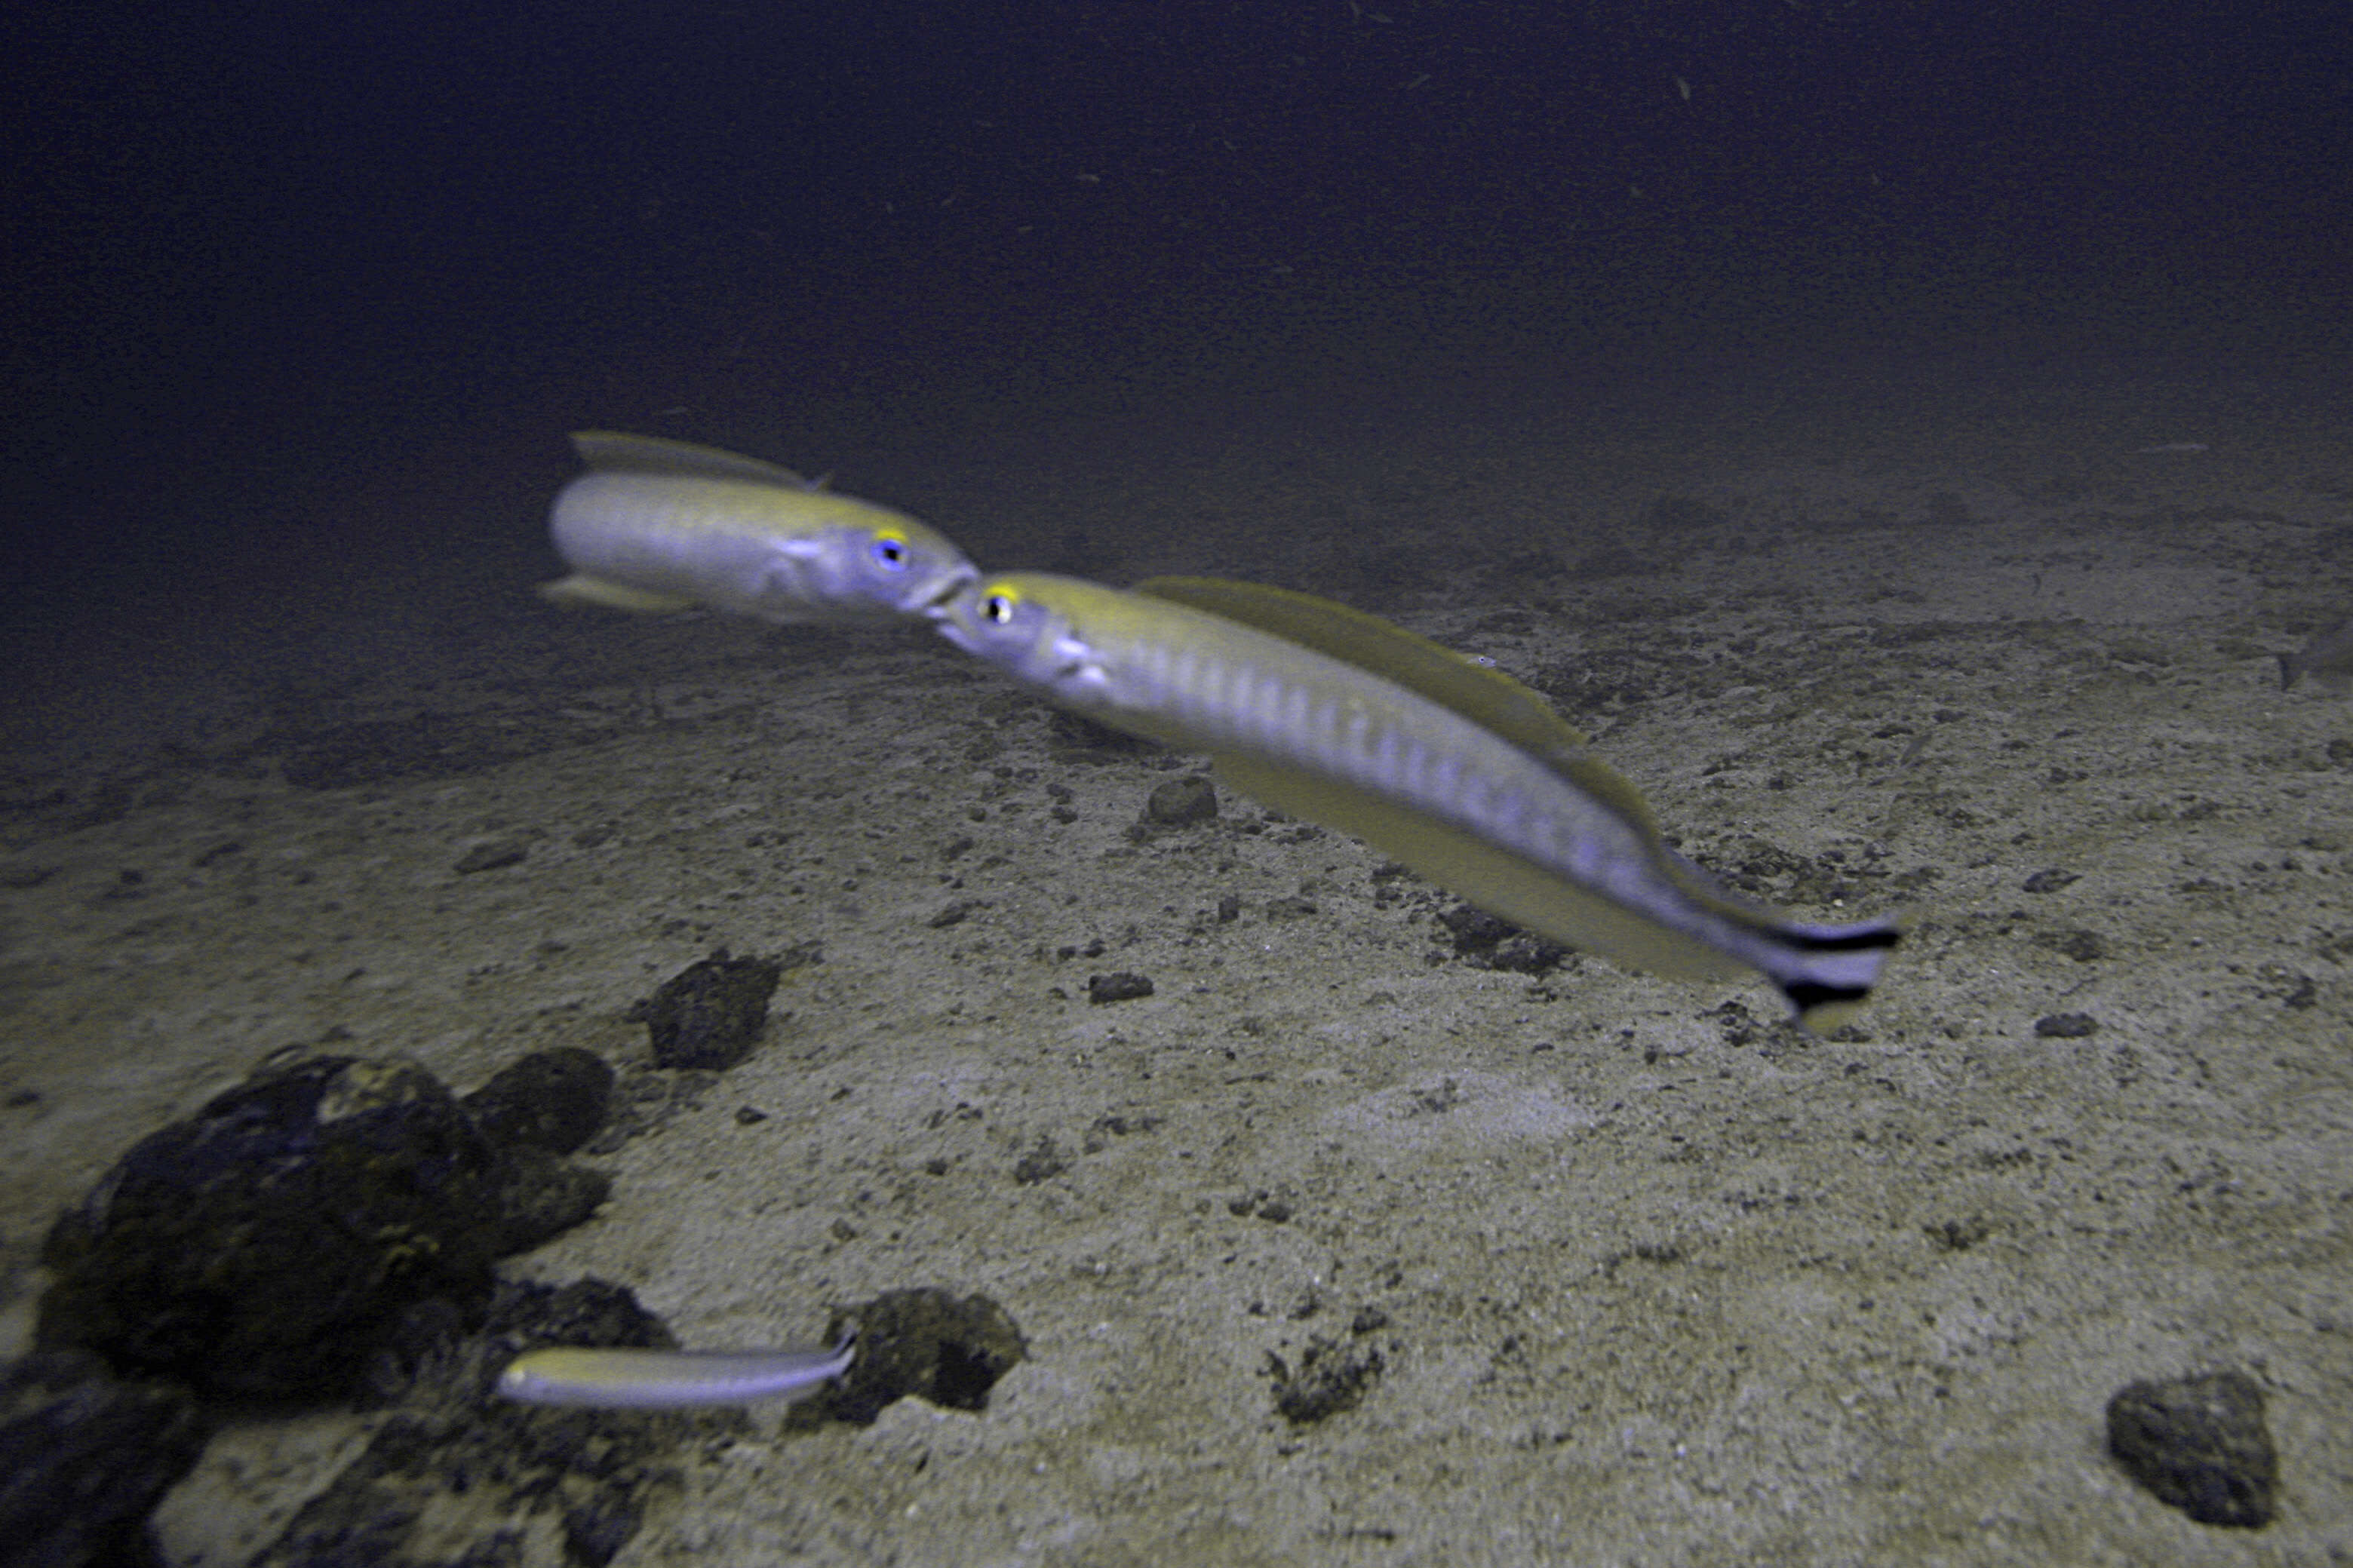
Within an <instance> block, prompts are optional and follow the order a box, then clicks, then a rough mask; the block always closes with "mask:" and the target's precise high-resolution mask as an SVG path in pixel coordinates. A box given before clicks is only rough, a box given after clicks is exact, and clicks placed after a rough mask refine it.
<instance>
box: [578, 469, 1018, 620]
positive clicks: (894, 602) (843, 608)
mask: <svg viewBox="0 0 2353 1568" xmlns="http://www.w3.org/2000/svg"><path fill="white" fill-rule="evenodd" d="M572 445H573V447H574V448H575V450H576V451H578V453H579V454H580V458H581V460H582V461H583V462H585V463H586V464H587V465H588V471H587V472H586V473H585V474H583V475H581V476H580V477H579V478H578V479H574V480H573V481H572V482H571V483H570V484H568V485H566V486H565V487H564V489H563V490H562V491H561V492H559V493H558V494H557V496H556V498H555V505H554V510H553V512H552V513H551V515H550V518H549V531H550V532H551V534H552V535H553V536H554V542H555V550H556V553H557V554H559V555H561V556H563V557H564V561H565V564H566V565H567V566H570V567H571V568H572V569H573V574H572V575H571V576H569V577H565V578H564V579H562V580H561V581H559V582H554V583H548V584H543V585H542V586H541V589H540V592H541V594H542V595H544V596H545V597H547V598H549V599H552V600H554V601H555V602H557V603H559V604H586V605H604V606H606V607H607V608H610V609H619V610H640V611H665V610H685V609H691V608H694V607H696V606H698V605H707V606H709V607H710V608H712V609H714V610H727V611H731V612H733V613H734V614H737V615H745V616H756V617H758V618H759V619H761V620H764V621H771V622H776V623H780V624H782V623H793V622H803V621H831V622H841V623H849V624H856V623H859V622H871V621H880V620H887V619H889V618H892V617H893V616H896V617H902V618H922V617H925V616H933V615H934V614H936V613H937V610H938V606H939V605H940V604H941V603H942V602H943V601H944V600H945V599H946V598H947V597H948V595H951V594H954V593H955V591H956V590H957V589H959V588H961V587H963V586H964V585H965V584H967V583H969V582H971V581H972V579H973V578H974V577H975V576H976V575H977V573H976V570H975V568H974V566H973V564H972V563H971V562H970V561H967V560H966V559H965V555H964V552H962V551H960V550H958V549H957V548H956V547H955V545H954V544H952V543H950V542H948V541H947V539H946V538H945V537H944V536H943V535H942V534H941V533H940V532H939V531H937V530H935V529H934V528H932V527H930V526H929V525H927V524H925V523H922V522H919V521H916V520H915V519H913V518H912V517H908V516H906V515H904V514H903V513H901V512H896V511H892V510H891V509H890V508H888V507H881V506H876V505H875V504H874V503H873V502H871V501H863V500H858V499H856V498H855V497H852V496H845V495H836V494H834V493H833V492H832V491H830V490H827V489H820V488H819V487H818V486H816V485H813V484H810V483H809V482H807V480H805V479H802V478H801V477H800V476H799V475H797V474H796V473H794V472H792V470H790V469H789V468H778V467H776V465H775V464H773V463H764V462H761V461H760V460H759V459H758V458H744V457H739V456H737V455H736V454H734V453H733V452H723V451H720V450H719V449H717V448H716V447H697V446H694V445H691V443H688V442H685V441H670V440H665V439H663V438H661V437H652V436H624V435H617V434H615V433H613V432H611V431H606V430H584V431H582V432H580V433H578V434H577V435H575V436H574V437H572Z"/></svg>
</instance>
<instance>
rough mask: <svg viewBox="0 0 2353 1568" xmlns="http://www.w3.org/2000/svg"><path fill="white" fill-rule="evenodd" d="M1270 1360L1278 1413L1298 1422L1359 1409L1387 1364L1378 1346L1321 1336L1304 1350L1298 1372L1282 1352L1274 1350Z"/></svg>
mask: <svg viewBox="0 0 2353 1568" xmlns="http://www.w3.org/2000/svg"><path fill="white" fill-rule="evenodd" d="M1266 1360H1267V1372H1268V1374H1269V1375H1270V1376H1271V1377H1272V1378H1273V1379H1274V1409H1275V1414H1277V1415H1281V1416H1282V1418H1283V1419H1284V1420H1285V1421H1288V1422H1290V1423H1291V1424H1292V1425H1293V1426H1306V1425H1307V1424H1308V1423H1310V1422H1314V1421H1321V1420H1323V1419H1324V1418H1325V1417H1326V1416H1331V1415H1338V1414H1340V1412H1342V1411H1344V1410H1353V1409H1355V1408H1356V1405H1358V1404H1359V1403H1361V1402H1362V1401H1363V1399H1364V1397H1365V1393H1366V1390H1367V1389H1369V1388H1370V1387H1371V1386H1372V1385H1373V1383H1374V1381H1375V1380H1376V1379H1377V1378H1378V1377H1379V1376H1380V1374H1381V1372H1382V1370H1383V1368H1384V1367H1385V1365H1386V1364H1387V1363H1385V1362H1384V1361H1383V1359H1382V1357H1381V1352H1379V1351H1377V1350H1367V1349H1361V1348H1359V1347H1357V1346H1354V1345H1344V1344H1341V1343H1338V1342H1335V1341H1332V1340H1327V1339H1324V1338H1321V1337H1318V1338H1316V1339H1314V1340H1311V1341H1309V1342H1308V1345H1307V1348H1306V1349H1305V1350H1304V1351H1302V1352H1300V1356H1299V1370H1298V1371H1297V1372H1295V1373H1294V1372H1293V1371H1292V1370H1291V1368H1290V1366H1289V1365H1287V1364H1286V1363H1284V1362H1283V1359H1282V1357H1281V1356H1279V1355H1275V1354H1272V1353H1271V1352H1270V1353H1269V1354H1268V1356H1267V1358H1266Z"/></svg>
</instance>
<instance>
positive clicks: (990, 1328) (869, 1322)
mask: <svg viewBox="0 0 2353 1568" xmlns="http://www.w3.org/2000/svg"><path fill="white" fill-rule="evenodd" d="M852 1330H854V1331H856V1333H857V1335H858V1359H857V1360H856V1361H854V1362H852V1363H850V1367H849V1371H848V1372H847V1373H843V1374H842V1378H841V1381H840V1382H839V1384H836V1385H835V1386H833V1387H832V1388H830V1389H828V1391H826V1392H825V1393H824V1394H820V1395H818V1397H817V1398H816V1399H813V1400H810V1401H808V1402H807V1408H809V1409H811V1410H813V1411H814V1412H815V1413H816V1414H817V1415H820V1416H822V1417H825V1418H829V1419H832V1420H837V1421H849V1422H854V1423H855V1424H857V1425H859V1426H867V1425H869V1424H871V1422H872V1421H873V1419H874V1417H875V1416H877V1415H881V1413H882V1411H883V1410H884V1408H885V1407H887V1406H889V1405H892V1404H894V1403H896V1402H897V1401H899V1400H901V1399H903V1398H905V1397H906V1396H907V1395H909V1394H913V1395H914V1396H915V1397H917V1398H918V1399H924V1400H928V1401H930V1402H931V1403H932V1404H934V1405H944V1406H945V1407H947V1408H948V1409H950V1410H986V1409H987V1408H988V1391H989V1390H990V1389H992V1388H994V1387H995V1386H997V1379H998V1378H1000V1377H1003V1376H1004V1375H1005V1374H1006V1373H1008V1372H1010V1371H1012V1370H1013V1367H1014V1363H1017V1362H1020V1361H1024V1360H1026V1359H1028V1357H1029V1346H1028V1345H1027V1344H1025V1343H1024V1342H1022V1339H1021V1330H1020V1329H1019V1327H1018V1326H1017V1325H1016V1324H1015V1323H1014V1321H1013V1320H1012V1319H1011V1318H1010V1317H1008V1315H1007V1314H1006V1311H1005V1309H1004V1308H1002V1307H1000V1306H998V1305H997V1303H996V1302H995V1301H992V1300H989V1299H988V1298H987V1296H981V1295H972V1296H965V1297H961V1298H959V1297H956V1296H953V1295H951V1294H949V1293H948V1292H947V1291H945V1290H943V1289H939V1288H938V1287H936V1286H926V1287H923V1289H913V1290H886V1291H884V1292H883V1293H882V1294H881V1295H880V1296H877V1297H876V1298H874V1300H871V1301H869V1302H867V1303H866V1304H865V1305H864V1306H860V1307H852V1308H850V1309H849V1310H847V1311H843V1312H837V1313H835V1314H834V1318H833V1321H832V1322H831V1323H830V1324H829V1325H828V1327H827V1329H826V1331H825V1337H826V1342H827V1343H828V1344H839V1343H840V1342H841V1336H842V1334H843V1333H844V1332H846V1331H852Z"/></svg>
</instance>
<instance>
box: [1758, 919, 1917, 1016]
mask: <svg viewBox="0 0 2353 1568" xmlns="http://www.w3.org/2000/svg"><path fill="white" fill-rule="evenodd" d="M1788 934H1789V958H1790V963H1789V964H1788V968H1787V969H1786V970H1783V971H1780V972H1777V973H1775V974H1774V975H1773V984H1776V985H1778V986H1779V987H1780V988H1781V994H1782V995H1784V996H1786V997H1788V999H1789V1007H1790V1010H1791V1011H1793V1012H1795V1013H1796V1014H1797V1016H1798V1024H1799V1026H1800V1027H1801V1028H1805V1029H1809V1030H1811V1031H1813V1032H1815V1033H1817V1034H1819V1033H1820V1032H1821V1031H1822V1030H1824V1029H1834V1028H1836V1027H1838V1026H1839V1025H1841V1024H1842V1023H1844V1022H1846V1020H1847V1019H1849V1018H1851V1017H1852V1016H1854V1013H1855V1010H1856V1009H1857V1008H1859V1007H1861V1006H1862V1004H1863V1001H1864V999H1865V998H1867V997H1869V996H1870V994H1871V988H1872V987H1873V986H1874V985H1876V984H1879V970H1880V966H1881V965H1882V964H1884V963H1886V962H1887V955H1888V954H1889V953H1890V952H1894V950H1895V945H1896V944H1897V943H1898V942H1902V941H1903V940H1904V928H1903V926H1902V924H1901V923H1900V922H1898V921H1864V922H1862V924H1860V925H1851V926H1801V927H1799V928H1798V929H1797V930H1796V931H1791V932H1790V933H1788Z"/></svg>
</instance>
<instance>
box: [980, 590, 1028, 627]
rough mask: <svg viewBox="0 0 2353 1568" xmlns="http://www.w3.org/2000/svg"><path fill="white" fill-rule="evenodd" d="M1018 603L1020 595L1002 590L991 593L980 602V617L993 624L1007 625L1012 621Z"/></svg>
mask: <svg viewBox="0 0 2353 1568" xmlns="http://www.w3.org/2000/svg"><path fill="white" fill-rule="evenodd" d="M1018 603H1019V595H1015V594H1009V593H1006V592H1003V591H1001V590H1000V591H999V592H997V593H994V594H991V595H989V596H988V597H987V598H986V599H983V600H982V601H981V602H980V618H981V619H982V620H984V621H987V623H988V624H989V625H990V626H1006V625H1008V624H1009V623H1010V622H1011V621H1012V619H1013V610H1014V606H1015V605H1017V604H1018Z"/></svg>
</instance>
